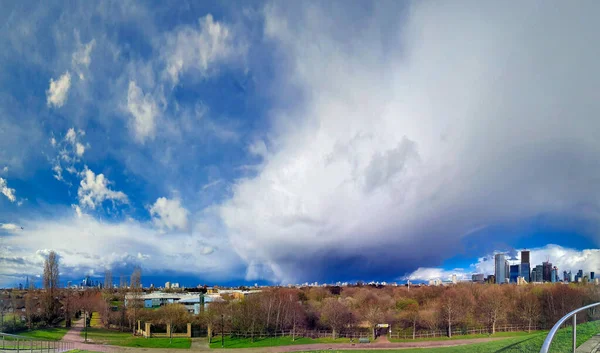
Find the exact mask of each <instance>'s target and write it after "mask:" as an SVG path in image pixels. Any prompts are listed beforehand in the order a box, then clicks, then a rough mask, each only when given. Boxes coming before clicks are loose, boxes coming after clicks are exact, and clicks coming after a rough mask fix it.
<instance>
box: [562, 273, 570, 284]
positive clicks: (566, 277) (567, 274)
mask: <svg viewBox="0 0 600 353" xmlns="http://www.w3.org/2000/svg"><path fill="white" fill-rule="evenodd" d="M570 274H571V272H567V271H563V281H564V282H569V280H570V279H571V276H570Z"/></svg>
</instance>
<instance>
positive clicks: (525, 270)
mask: <svg viewBox="0 0 600 353" xmlns="http://www.w3.org/2000/svg"><path fill="white" fill-rule="evenodd" d="M521 277H523V278H524V279H525V281H527V282H531V264H530V263H529V250H523V251H521Z"/></svg>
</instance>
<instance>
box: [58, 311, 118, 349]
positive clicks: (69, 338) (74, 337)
mask: <svg viewBox="0 0 600 353" xmlns="http://www.w3.org/2000/svg"><path fill="white" fill-rule="evenodd" d="M82 331H83V319H79V320H77V321H73V322H72V324H71V329H70V330H69V331H68V332H67V333H66V334H65V335H64V337H63V338H62V341H64V342H71V344H72V345H73V346H74V347H75V349H81V350H87V351H93V352H110V353H113V352H115V353H116V352H120V351H121V350H120V349H118V347H113V346H106V345H103V344H94V343H85V342H84V339H83V337H81V332H82ZM88 341H89V339H88Z"/></svg>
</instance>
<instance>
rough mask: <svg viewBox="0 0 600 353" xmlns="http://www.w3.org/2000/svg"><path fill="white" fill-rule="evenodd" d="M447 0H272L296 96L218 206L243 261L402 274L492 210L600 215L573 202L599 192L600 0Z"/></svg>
mask: <svg viewBox="0 0 600 353" xmlns="http://www.w3.org/2000/svg"><path fill="white" fill-rule="evenodd" d="M437 5H439V4H437ZM437 5H433V3H430V2H426V1H423V2H416V3H414V4H412V5H411V8H410V11H403V9H402V8H401V7H402V6H403V5H401V4H396V3H386V4H380V5H378V6H374V7H373V8H372V9H370V10H369V11H368V12H366V13H364V17H361V18H362V20H361V21H355V20H354V19H355V17H353V16H342V17H340V16H333V15H332V13H336V11H339V12H344V13H351V14H354V13H356V14H358V13H361V14H363V12H364V11H363V10H364V9H358V8H355V7H352V6H341V5H339V4H337V5H336V4H335V3H334V4H331V6H329V5H328V6H327V7H326V8H325V7H320V6H319V4H315V3H311V4H307V3H299V4H298V5H297V6H292V7H289V6H284V5H283V4H280V3H277V2H275V3H273V5H271V6H267V9H266V11H265V38H266V40H268V41H269V43H270V44H273V45H274V46H275V47H276V48H275V51H276V52H278V53H282V62H281V63H280V64H278V65H277V66H276V67H275V80H274V81H273V83H272V85H273V86H272V89H273V92H275V94H276V96H275V98H276V99H277V100H279V101H281V102H284V103H285V104H284V105H285V107H282V108H280V109H277V110H276V111H274V112H273V116H272V117H271V118H272V121H274V122H275V123H274V128H273V129H272V131H270V134H269V140H268V142H269V143H268V145H269V155H268V156H267V158H265V159H264V160H263V162H262V164H261V166H260V168H259V169H258V171H257V174H256V176H252V177H249V178H246V179H241V180H239V181H238V182H237V183H236V185H235V186H234V187H233V189H232V192H233V197H232V198H231V199H230V200H228V201H226V202H224V203H223V205H222V207H221V208H220V211H221V216H222V220H223V223H224V224H225V226H226V227H227V229H228V233H229V234H230V237H231V240H232V241H231V242H232V244H233V246H234V248H235V250H236V251H237V252H238V253H239V254H240V256H241V257H242V258H243V259H244V260H245V261H246V262H247V263H248V264H249V266H250V264H259V265H257V266H255V268H258V269H264V270H265V271H271V272H272V273H273V275H274V276H275V279H276V280H281V281H286V282H287V281H295V280H301V279H311V278H314V277H317V276H323V274H324V273H325V272H326V271H327V270H326V269H327V268H329V267H335V268H352V269H353V271H356V272H358V271H370V272H369V274H372V273H375V272H376V273H383V272H384V271H385V272H387V273H390V275H392V273H391V272H392V271H393V270H392V269H391V268H390V266H389V264H390V263H398V264H400V265H401V266H403V267H404V270H408V269H412V266H414V264H420V265H422V266H428V265H430V264H432V263H433V262H434V261H439V259H440V258H444V257H445V256H449V255H448V254H451V253H452V252H453V251H455V250H456V249H457V248H458V247H460V246H461V237H462V235H463V234H465V233H467V232H468V231H469V230H472V229H474V228H475V227H477V226H480V225H482V224H486V225H495V224H505V223H506V222H509V223H510V222H517V221H520V220H526V219H529V218H530V217H535V216H537V215H541V214H544V215H557V214H560V215H573V216H574V217H586V219H587V220H588V221H590V222H593V223H594V224H597V223H598V221H599V219H600V217H598V214H597V213H594V212H589V213H586V214H584V213H582V212H579V207H581V205H590V207H591V208H590V209H598V208H600V203H599V201H598V198H597V197H595V196H593V195H595V193H594V192H591V191H590V190H595V189H596V187H597V186H596V183H595V180H598V178H599V177H600V167H598V164H597V163H595V162H594V161H595V160H596V159H597V156H598V155H600V143H598V139H597V136H595V132H594V131H597V129H600V120H598V119H592V118H591V117H593V116H596V115H597V114H598V112H599V111H600V100H598V99H597V97H596V96H595V95H594V94H592V93H590V92H597V82H598V81H597V78H598V77H597V76H598V75H597V74H596V73H597V72H598V70H597V57H598V56H599V55H600V46H599V45H597V44H594V45H589V43H597V41H595V40H594V34H593V33H597V32H598V31H600V23H598V21H597V20H596V19H595V18H594V16H593V15H592V13H594V12H596V11H597V10H598V8H597V6H598V5H597V4H590V8H582V7H578V8H577V9H575V8H572V7H569V6H566V5H565V6H564V7H561V6H558V7H544V8H543V9H540V7H539V6H537V5H534V4H521V6H520V7H521V8H520V10H519V11H517V12H515V11H514V8H510V7H506V6H497V4H492V3H485V2H472V3H471V4H470V5H469V6H466V5H465V4H464V3H460V4H459V3H455V2H454V3H446V4H444V5H443V6H437ZM515 13H518V15H517V16H515ZM401 14H403V15H401ZM398 16H400V17H402V16H405V17H402V20H401V21H398ZM482 18H485V19H486V20H485V21H481V19H482ZM557 23H560V25H559V26H557V25H556V24H557ZM533 24H535V26H534V25H533ZM539 28H548V29H550V32H547V31H539V30H538V29H539ZM547 38H553V40H552V41H548V40H547ZM574 38H577V40H574ZM556 53H563V54H561V55H556ZM575 62H576V63H577V65H573V63H575ZM292 102H293V103H292ZM251 150H252V148H251ZM253 150H254V151H255V152H259V151H261V150H260V149H258V148H256V149H253ZM565 166H568V167H565ZM586 234H587V235H588V236H589V237H591V238H592V239H593V240H594V241H596V242H598V243H600V238H598V236H597V234H595V233H593V234H590V233H586ZM424 244H425V246H424ZM300 249H301V250H300ZM375 254H376V255H375ZM332 263H334V264H335V266H332ZM364 263H368V264H369V266H368V269H367V268H366V267H365V266H361V264H364ZM299 268H300V269H302V270H301V271H299V270H298V269H299ZM363 269H364V270H363ZM253 271H254V270H253ZM396 271H397V267H396ZM253 274H254V275H257V276H258V274H257V271H254V272H253ZM359 275H360V274H359Z"/></svg>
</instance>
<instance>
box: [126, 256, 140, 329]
mask: <svg viewBox="0 0 600 353" xmlns="http://www.w3.org/2000/svg"><path fill="white" fill-rule="evenodd" d="M141 296H142V269H141V268H139V267H136V268H135V269H134V270H133V273H132V274H131V295H130V300H128V305H129V307H130V308H131V313H132V318H133V334H134V335H135V327H136V322H137V317H138V311H139V309H141V308H142V307H143V305H142V300H141Z"/></svg>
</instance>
